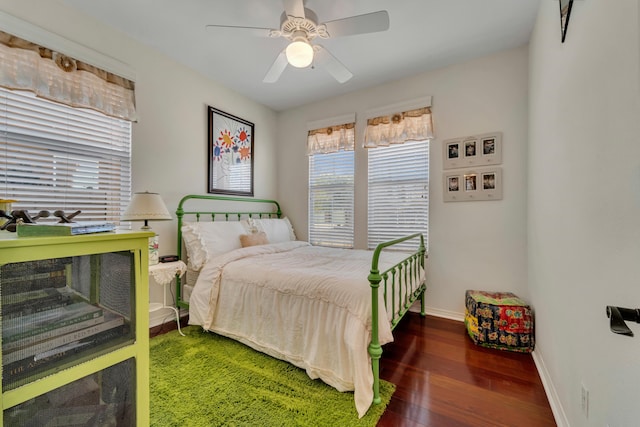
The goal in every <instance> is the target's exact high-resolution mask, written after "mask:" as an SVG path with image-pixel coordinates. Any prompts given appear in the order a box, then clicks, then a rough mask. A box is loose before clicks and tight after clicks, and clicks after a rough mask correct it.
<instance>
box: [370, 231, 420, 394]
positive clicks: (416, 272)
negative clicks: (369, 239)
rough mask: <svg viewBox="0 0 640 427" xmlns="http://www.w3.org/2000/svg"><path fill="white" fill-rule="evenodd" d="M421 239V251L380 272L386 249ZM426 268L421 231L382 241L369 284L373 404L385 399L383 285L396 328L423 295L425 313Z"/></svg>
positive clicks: (376, 250) (376, 253)
mask: <svg viewBox="0 0 640 427" xmlns="http://www.w3.org/2000/svg"><path fill="white" fill-rule="evenodd" d="M417 238H420V245H419V247H418V250H417V251H415V252H414V253H411V254H409V255H408V256H407V258H405V259H404V260H403V261H401V262H399V263H397V264H396V265H394V266H392V267H390V268H388V269H387V270H385V271H383V272H380V271H379V269H378V263H379V260H380V255H381V253H382V250H383V249H385V248H388V247H390V246H393V245H397V244H399V243H401V242H405V241H407V240H411V239H417ZM424 267H425V247H424V237H423V236H422V234H421V233H416V234H412V235H410V236H406V237H402V238H400V239H396V240H391V241H388V242H384V243H380V244H379V245H378V246H377V247H376V249H375V250H374V252H373V258H372V260H371V272H370V274H369V284H370V285H371V343H370V344H369V355H370V356H371V366H372V369H373V403H375V404H378V403H380V401H381V400H380V357H381V356H382V346H381V345H380V339H379V333H378V332H379V331H378V316H379V305H378V301H379V296H378V295H379V288H380V286H382V287H383V293H384V303H385V305H386V309H387V313H391V329H393V328H395V327H396V325H397V324H398V323H399V322H400V320H401V319H402V316H404V314H405V313H406V312H407V311H409V308H411V305H412V304H413V303H414V302H415V301H416V300H417V299H418V298H420V314H422V315H423V316H424V315H425V307H424V294H425V290H426V281H425V274H424Z"/></svg>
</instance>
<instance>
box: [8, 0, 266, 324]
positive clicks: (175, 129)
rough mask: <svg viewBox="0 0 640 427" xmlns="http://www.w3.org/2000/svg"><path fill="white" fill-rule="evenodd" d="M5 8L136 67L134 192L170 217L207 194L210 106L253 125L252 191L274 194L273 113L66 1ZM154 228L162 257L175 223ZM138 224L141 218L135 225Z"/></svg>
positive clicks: (33, 0) (24, 0) (29, 0)
mask: <svg viewBox="0 0 640 427" xmlns="http://www.w3.org/2000/svg"><path fill="white" fill-rule="evenodd" d="M0 10H2V11H4V12H6V13H8V14H10V15H13V16H15V17H17V18H20V19H22V20H24V21H27V22H30V23H32V24H35V25H37V26H39V27H41V28H44V29H46V30H48V31H50V32H52V33H55V34H57V35H59V36H62V37H64V38H66V39H68V40H71V41H74V42H76V43H80V44H82V45H84V46H87V47H89V48H91V49H93V50H95V51H97V52H100V53H102V54H104V55H107V56H110V57H113V58H115V59H117V60H119V61H121V62H123V63H125V64H127V65H129V66H130V67H131V68H133V70H134V71H135V73H136V75H137V78H136V104H137V111H138V115H139V121H138V123H135V124H134V125H133V148H132V171H133V191H146V190H148V191H154V192H158V193H160V195H161V196H162V198H163V199H164V201H165V203H166V205H167V207H168V209H169V211H170V212H172V214H173V213H174V212H175V210H176V207H177V205H178V202H179V201H180V198H181V197H182V196H184V195H187V194H206V192H207V110H206V108H207V105H211V106H213V107H216V108H219V109H221V110H223V111H226V112H228V113H230V114H233V115H236V116H239V117H242V118H244V119H246V120H248V121H250V122H253V123H254V124H255V130H256V132H255V141H254V143H255V155H256V161H255V164H254V174H255V176H254V193H255V195H256V197H260V198H275V197H276V196H277V190H276V173H275V169H274V168H273V165H274V164H275V161H276V158H275V149H274V147H275V144H276V138H275V135H276V114H275V112H274V111H273V110H271V109H269V108H267V107H265V106H263V105H261V104H257V103H255V102H253V101H250V100H248V99H247V98H245V97H243V96H241V95H239V94H237V93H235V92H232V91H231V90H229V89H227V88H225V87H223V86H221V85H219V84H216V83H215V82H212V81H211V80H208V79H206V78H204V77H203V76H202V75H200V74H198V73H196V72H194V71H192V70H190V69H188V68H186V67H184V66H182V65H179V64H177V63H176V62H174V61H172V60H170V59H168V58H167V57H165V56H163V55H161V54H159V53H158V52H156V51H154V50H153V49H151V48H148V47H146V46H143V45H141V44H139V43H137V42H135V41H134V40H132V39H130V38H128V37H126V36H125V35H123V34H122V33H120V32H117V31H115V30H113V29H112V28H110V27H106V26H104V25H102V24H100V23H99V22H97V21H95V20H94V19H92V18H90V17H87V16H85V15H83V14H81V13H79V12H77V11H75V10H74V9H70V8H68V7H66V6H65V5H64V3H62V2H59V1H39V0H21V1H19V2H17V1H8V0H1V1H0ZM150 225H151V226H152V227H153V229H154V230H155V231H156V232H157V233H158V234H159V235H160V254H161V255H164V254H173V253H175V252H176V249H175V248H176V223H175V220H174V221H158V222H155V223H151V224H150ZM139 226H140V224H139V223H134V225H133V227H134V228H137V227H139ZM150 291H151V300H152V301H162V294H161V293H160V290H159V289H158V288H157V287H156V286H153V285H152V287H151V290H150ZM155 314H156V313H154V315H155ZM168 314H170V312H169V313H168ZM154 323H155V320H154V319H153V318H152V324H154Z"/></svg>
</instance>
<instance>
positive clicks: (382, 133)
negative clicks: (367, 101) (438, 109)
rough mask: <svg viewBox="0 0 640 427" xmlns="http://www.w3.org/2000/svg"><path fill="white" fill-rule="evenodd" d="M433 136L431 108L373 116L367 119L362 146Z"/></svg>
mask: <svg viewBox="0 0 640 427" xmlns="http://www.w3.org/2000/svg"><path fill="white" fill-rule="evenodd" d="M432 138H433V123H432V120H431V108H430V107H423V108H417V109H414V110H409V111H405V112H402V113H395V114H390V115H386V116H379V117H374V118H371V119H369V120H367V129H366V130H365V134H364V148H375V147H379V146H387V145H390V144H402V143H404V142H406V141H426V140H430V139H432Z"/></svg>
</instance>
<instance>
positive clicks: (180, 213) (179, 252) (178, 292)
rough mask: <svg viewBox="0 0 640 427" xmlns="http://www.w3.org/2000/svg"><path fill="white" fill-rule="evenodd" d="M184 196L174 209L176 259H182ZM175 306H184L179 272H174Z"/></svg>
mask: <svg viewBox="0 0 640 427" xmlns="http://www.w3.org/2000/svg"><path fill="white" fill-rule="evenodd" d="M187 197H188V196H187ZM185 200H186V198H182V200H180V203H179V204H178V209H176V218H178V242H177V245H178V247H177V249H176V255H177V256H178V259H180V260H181V259H182V217H183V216H184V209H183V208H182V204H183V203H184V201H185ZM176 307H177V308H178V310H180V308H181V307H185V305H183V302H182V280H181V277H180V275H179V274H177V273H176Z"/></svg>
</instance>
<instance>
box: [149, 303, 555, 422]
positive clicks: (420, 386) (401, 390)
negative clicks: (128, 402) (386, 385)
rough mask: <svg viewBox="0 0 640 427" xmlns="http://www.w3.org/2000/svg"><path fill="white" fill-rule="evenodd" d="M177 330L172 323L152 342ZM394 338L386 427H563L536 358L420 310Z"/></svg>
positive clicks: (388, 352)
mask: <svg viewBox="0 0 640 427" xmlns="http://www.w3.org/2000/svg"><path fill="white" fill-rule="evenodd" d="M181 323H182V324H183V325H186V320H185V319H183V322H181ZM172 329H175V322H167V323H165V324H164V325H162V326H158V327H155V328H152V329H151V330H150V336H152V337H153V336H155V335H158V334H162V333H165V332H168V331H169V330H172ZM393 335H394V339H395V341H394V342H393V343H390V344H386V345H385V346H383V354H382V360H381V368H380V377H381V378H382V379H384V380H387V381H390V382H392V383H394V384H395V385H396V387H397V388H396V392H395V393H394V395H393V397H392V398H391V402H390V403H389V406H388V407H387V409H386V411H385V413H384V414H383V415H382V418H381V419H380V422H379V423H378V427H422V426H429V427H463V426H464V427H471V426H472V427H483V426H487V427H489V426H490V427H498V426H509V427H544V426H555V425H556V423H555V421H554V419H553V414H552V412H551V408H550V407H549V403H548V400H547V397H546V395H545V392H544V389H543V387H542V383H541V381H540V377H539V376H538V372H537V370H536V367H535V365H534V363H533V359H532V358H531V355H530V354H521V353H513V352H507V351H500V350H492V349H486V348H483V347H478V346H476V345H474V344H473V343H472V342H471V340H470V339H469V337H468V336H467V335H466V331H465V328H464V324H463V323H462V322H456V321H453V320H447V319H442V318H439V317H433V316H426V317H422V316H420V315H419V314H418V313H413V312H410V313H407V315H406V316H405V318H404V319H403V320H402V321H401V323H400V324H399V325H398V326H397V327H396V329H395V331H394V333H393Z"/></svg>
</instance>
